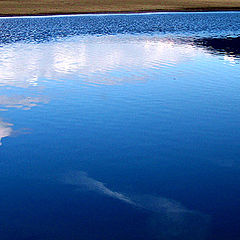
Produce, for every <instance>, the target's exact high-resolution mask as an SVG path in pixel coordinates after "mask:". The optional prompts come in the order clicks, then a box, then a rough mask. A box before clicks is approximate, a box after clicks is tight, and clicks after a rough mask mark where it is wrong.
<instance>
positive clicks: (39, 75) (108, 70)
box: [0, 36, 203, 88]
mask: <svg viewBox="0 0 240 240" xmlns="http://www.w3.org/2000/svg"><path fill="white" fill-rule="evenodd" d="M199 52H203V50H201V49H196V48H195V47H193V46H191V45H186V44H185V45H184V44H177V43H175V42H174V41H173V40H170V39H163V38H157V37H150V36H149V37H147V36H145V37H137V36H125V37H120V36H105V37H96V36H88V37H73V38H70V39H67V40H63V41H61V42H49V43H41V44H29V43H28V44H27V43H26V44H25V43H16V44H12V45H4V46H3V47H2V48H1V55H0V85H2V86H6V85H8V86H16V87H24V88H26V87H29V86H38V85H39V83H40V81H41V80H42V79H48V80H52V79H53V80H57V79H64V78H67V77H68V78H77V79H79V78H81V79H85V80H86V81H88V82H93V83H98V84H116V83H118V82H122V81H132V80H142V79H144V78H145V77H147V74H148V73H149V74H150V71H143V70H144V69H148V68H150V69H152V70H153V71H152V72H151V74H153V72H154V69H155V70H161V69H162V68H170V67H173V66H174V65H176V64H177V63H180V62H184V61H188V60H189V59H191V58H192V57H193V56H195V55H196V54H198V53H199ZM143 72H144V73H143Z"/></svg>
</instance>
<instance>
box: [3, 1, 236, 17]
mask: <svg viewBox="0 0 240 240" xmlns="http://www.w3.org/2000/svg"><path fill="white" fill-rule="evenodd" d="M234 10H236V11H240V1H239V0H0V16H24V15H55V14H77V13H130V12H156V11H159V12H168V11H169V12H172V11H234Z"/></svg>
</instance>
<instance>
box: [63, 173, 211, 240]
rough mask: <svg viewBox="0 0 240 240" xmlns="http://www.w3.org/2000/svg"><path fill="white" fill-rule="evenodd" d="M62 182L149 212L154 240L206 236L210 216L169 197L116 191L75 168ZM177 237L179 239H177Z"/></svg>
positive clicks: (201, 239) (202, 238)
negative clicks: (190, 208)
mask: <svg viewBox="0 0 240 240" xmlns="http://www.w3.org/2000/svg"><path fill="white" fill-rule="evenodd" d="M61 181H62V182H63V183H64V184H69V185H73V186H76V187H77V188H79V189H82V190H87V191H93V192H96V193H99V194H104V195H106V196H108V197H112V198H115V199H118V200H120V201H123V202H125V203H127V204H130V205H132V206H134V207H137V208H139V209H144V210H147V211H149V212H150V213H152V217H151V219H150V222H149V223H148V225H149V226H148V227H149V228H150V231H151V233H152V234H153V235H154V236H155V238H156V239H171V238H172V237H174V238H176V237H177V238H179V237H181V239H192V240H193V239H194V240H195V239H197V240H198V239H199V240H204V239H206V236H207V229H208V225H209V217H208V216H207V215H205V214H202V213H200V212H197V211H193V210H189V209H187V208H185V207H184V206H183V205H182V204H181V203H179V202H176V201H174V200H171V199H167V198H163V197H157V196H152V195H132V194H130V196H128V195H127V194H123V193H119V192H115V191H113V190H111V189H109V188H107V187H106V186H105V185H104V184H103V183H102V182H100V181H97V180H95V179H93V178H91V177H89V176H88V175H87V174H86V173H85V172H82V171H76V172H71V173H69V174H66V175H65V176H64V177H63V178H62V179H61ZM179 239H180V238H179Z"/></svg>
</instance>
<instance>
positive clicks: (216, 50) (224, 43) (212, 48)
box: [194, 36, 240, 58]
mask: <svg viewBox="0 0 240 240" xmlns="http://www.w3.org/2000/svg"><path fill="white" fill-rule="evenodd" d="M194 43H195V44H196V45H197V46H200V47H204V48H206V49H207V50H208V51H209V52H210V53H213V54H218V55H219V54H220V55H227V56H231V57H236V58H240V36H239V37H235V38H233V37H227V38H202V39H197V40H195V41H194Z"/></svg>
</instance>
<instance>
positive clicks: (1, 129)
mask: <svg viewBox="0 0 240 240" xmlns="http://www.w3.org/2000/svg"><path fill="white" fill-rule="evenodd" d="M11 126H13V124H11V123H7V122H3V121H2V120H0V146H2V139H3V138H5V137H8V136H10V135H11V134H12V131H13V130H12V128H11Z"/></svg>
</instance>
